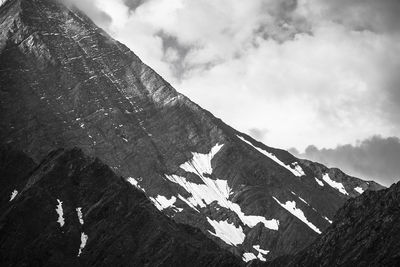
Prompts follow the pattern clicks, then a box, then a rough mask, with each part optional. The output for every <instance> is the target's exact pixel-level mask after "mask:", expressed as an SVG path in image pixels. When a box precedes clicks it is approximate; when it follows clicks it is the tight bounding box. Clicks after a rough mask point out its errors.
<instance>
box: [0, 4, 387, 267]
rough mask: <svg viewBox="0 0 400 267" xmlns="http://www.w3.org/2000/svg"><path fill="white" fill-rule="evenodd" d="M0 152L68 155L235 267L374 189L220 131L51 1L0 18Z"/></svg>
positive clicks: (325, 222)
mask: <svg viewBox="0 0 400 267" xmlns="http://www.w3.org/2000/svg"><path fill="white" fill-rule="evenodd" d="M0 143H5V144H7V145H9V146H12V147H13V148H16V149H18V150H21V151H24V152H25V153H26V154H27V155H29V157H31V158H32V159H33V161H34V162H36V163H38V162H40V161H41V160H42V159H43V158H44V157H45V156H46V155H47V154H48V153H49V152H50V151H52V150H55V149H57V148H60V147H63V148H71V147H79V148H80V149H82V150H83V151H84V153H86V154H88V155H90V156H94V157H98V158H99V159H101V160H102V161H103V162H104V163H105V164H107V165H108V166H110V167H111V168H112V170H113V171H114V172H116V173H117V174H118V175H121V176H123V177H124V178H125V179H127V180H128V181H129V182H130V183H131V184H132V186H135V187H137V188H139V189H140V190H142V191H143V192H144V193H145V194H146V196H147V197H149V198H150V200H151V201H152V202H153V203H154V205H155V206H156V207H157V208H158V209H159V210H161V211H162V212H163V213H164V214H166V215H167V216H169V217H170V218H172V219H173V220H174V221H176V222H178V223H183V224H186V225H190V226H192V227H195V228H197V229H199V230H200V231H202V232H203V233H205V234H206V235H208V236H209V237H210V238H212V239H213V240H214V241H215V242H217V243H218V244H219V245H220V246H221V247H223V248H225V249H228V250H229V251H231V252H233V253H234V254H236V255H239V256H240V257H242V258H243V259H244V260H246V261H248V260H251V259H256V260H259V261H265V260H267V259H272V258H275V257H277V256H280V255H284V254H290V253H294V252H297V251H300V250H301V249H303V248H304V247H306V246H307V245H309V244H310V243H311V242H312V241H313V240H314V239H315V238H316V237H318V235H319V234H320V232H321V231H323V230H324V229H326V228H327V227H328V226H329V225H330V221H331V219H332V217H333V215H334V214H335V212H336V211H337V210H338V208H339V207H340V206H341V205H342V204H343V203H344V202H345V201H346V200H347V199H349V198H350V197H354V196H358V195H360V194H361V193H362V192H364V191H366V190H368V189H371V190H375V189H380V188H382V187H381V186H379V185H377V184H375V183H373V182H365V181H363V180H360V179H356V178H354V177H350V176H348V175H346V174H344V173H342V172H340V171H339V170H337V169H328V168H327V167H325V166H323V165H320V164H317V163H313V162H309V161H304V160H300V159H297V158H295V157H294V156H292V155H291V154H289V153H288V152H286V151H283V150H279V149H274V148H271V147H268V146H265V145H264V144H262V143H259V142H257V141H255V140H253V139H252V138H250V137H249V136H247V135H245V134H243V133H240V132H238V131H236V130H235V129H232V128H231V127H229V126H228V125H226V124H224V123H223V122H222V121H221V120H219V119H217V118H215V117H214V116H213V115H212V114H210V113H209V112H207V111H206V110H203V109H202V108H200V107H199V106H198V105H196V104H194V103H193V102H191V101H190V100H189V99H188V98H186V97H185V96H183V95H181V94H179V93H177V92H176V91H175V90H174V89H173V88H172V87H171V85H170V84H168V83H167V82H166V81H164V80H163V79H162V77H160V76H159V75H158V74H157V73H155V72H154V71H153V70H152V69H151V68H149V67H148V66H146V65H145V64H144V63H143V62H141V60H140V59H139V58H138V57H137V56H136V55H135V54H134V53H133V52H131V51H130V50H129V49H128V48H127V47H125V46H124V45H122V44H120V43H118V42H117V41H115V40H113V39H112V38H111V37H109V36H108V35H107V34H106V33H105V32H104V31H102V30H101V29H99V28H97V27H96V26H95V25H94V24H93V23H92V22H91V21H90V20H89V19H88V18H87V17H86V16H85V15H84V14H82V13H81V12H79V11H77V10H75V9H72V8H68V7H66V6H64V5H63V4H62V3H59V2H58V1H55V0H13V1H11V0H9V1H6V2H5V3H4V4H3V5H2V6H1V8H0ZM7 188H8V189H7V190H9V192H8V194H6V195H10V194H11V193H12V191H11V190H12V189H11V188H9V187H7Z"/></svg>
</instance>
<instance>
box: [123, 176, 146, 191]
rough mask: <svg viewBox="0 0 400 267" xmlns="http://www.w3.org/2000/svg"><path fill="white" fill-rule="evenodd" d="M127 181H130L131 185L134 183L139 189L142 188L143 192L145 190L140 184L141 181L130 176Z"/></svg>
mask: <svg viewBox="0 0 400 267" xmlns="http://www.w3.org/2000/svg"><path fill="white" fill-rule="evenodd" d="M127 181H128V182H129V183H130V184H131V185H133V186H134V187H136V188H137V189H139V190H142V191H143V192H145V190H144V188H143V187H141V186H140V185H139V182H138V181H137V180H136V179H135V178H132V177H128V179H127Z"/></svg>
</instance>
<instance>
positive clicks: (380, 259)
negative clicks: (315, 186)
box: [268, 183, 400, 266]
mask: <svg viewBox="0 0 400 267" xmlns="http://www.w3.org/2000/svg"><path fill="white" fill-rule="evenodd" d="M399 240H400V183H397V184H395V185H392V186H391V187H390V188H389V189H386V190H381V191H378V192H372V191H369V192H366V193H364V194H362V195H361V196H359V197H357V198H354V199H351V200H349V201H348V202H346V204H345V205H344V206H343V207H342V208H341V209H340V210H339V211H338V213H337V214H336V216H335V218H334V222H333V224H332V225H331V226H330V227H329V228H328V229H327V230H326V231H325V232H324V233H323V234H322V235H321V236H320V237H319V238H318V239H317V240H316V241H315V242H314V243H313V244H312V245H311V246H309V247H308V248H307V249H305V250H304V251H302V252H300V253H298V254H297V255H296V256H294V257H290V256H289V257H282V258H280V259H276V260H275V262H273V263H270V264H268V266H399V265H400V247H399V245H398V243H399Z"/></svg>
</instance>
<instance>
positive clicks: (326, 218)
mask: <svg viewBox="0 0 400 267" xmlns="http://www.w3.org/2000/svg"><path fill="white" fill-rule="evenodd" d="M324 219H325V220H327V221H328V222H329V223H330V224H332V221H331V220H329V218H328V217H325V216H324Z"/></svg>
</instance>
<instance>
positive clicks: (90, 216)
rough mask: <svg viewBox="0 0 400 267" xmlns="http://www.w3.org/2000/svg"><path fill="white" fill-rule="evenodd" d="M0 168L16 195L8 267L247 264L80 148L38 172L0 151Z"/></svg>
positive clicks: (2, 229) (4, 213)
mask: <svg viewBox="0 0 400 267" xmlns="http://www.w3.org/2000/svg"><path fill="white" fill-rule="evenodd" d="M0 162H1V165H0V174H1V177H2V179H7V180H8V181H10V183H9V185H12V186H13V188H14V189H15V191H14V192H15V193H14V194H13V195H12V196H11V198H6V199H5V198H2V199H1V202H0V212H1V213H0V214H1V217H0V262H1V263H2V266H72V265H79V266H110V265H112V266H189V265H190V266H240V265H241V260H240V259H239V258H235V257H234V256H233V255H232V254H231V253H229V252H227V251H223V249H221V248H219V247H218V245H216V244H215V243H214V242H212V241H211V240H210V239H209V238H207V237H206V236H205V235H204V234H203V233H201V232H200V231H199V230H198V229H195V228H193V227H190V226H186V225H182V224H177V223H175V222H174V221H173V220H171V219H169V218H168V217H166V216H165V215H164V214H162V213H161V212H160V211H158V210H157V209H156V207H154V206H153V204H152V203H151V202H150V201H149V200H148V198H146V196H145V195H144V194H143V192H141V191H140V190H138V189H136V188H134V187H132V185H131V184H130V183H128V182H127V181H125V180H124V179H122V178H121V177H118V176H116V175H115V174H114V173H113V171H112V170H111V169H110V168H109V167H108V166H106V165H105V164H103V163H102V162H101V161H100V160H98V159H93V158H90V157H87V156H85V155H84V154H83V153H82V151H80V150H79V149H72V150H67V151H66V150H62V149H59V150H57V151H54V152H52V153H50V155H49V156H48V157H47V158H46V159H45V160H44V161H43V162H42V163H41V164H39V165H38V166H36V165H34V164H32V160H30V158H29V157H27V156H26V155H25V154H24V153H21V152H17V151H13V150H12V149H10V148H1V149H0ZM18 170H19V171H18ZM22 180H24V181H25V183H24V184H21V183H20V182H21V181H22ZM17 189H18V190H17ZM3 191H4V190H3ZM2 193H3V192H2ZM2 196H5V195H4V194H2ZM7 196H8V195H7ZM21 218H22V219H21Z"/></svg>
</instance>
